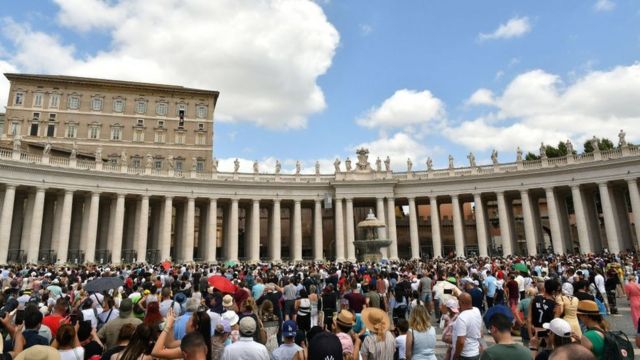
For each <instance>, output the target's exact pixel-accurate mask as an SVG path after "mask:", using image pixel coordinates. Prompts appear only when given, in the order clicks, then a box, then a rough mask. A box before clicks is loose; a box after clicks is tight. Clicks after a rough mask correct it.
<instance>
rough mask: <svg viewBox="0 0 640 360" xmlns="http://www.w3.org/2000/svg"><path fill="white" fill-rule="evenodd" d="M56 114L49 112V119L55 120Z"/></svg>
mask: <svg viewBox="0 0 640 360" xmlns="http://www.w3.org/2000/svg"><path fill="white" fill-rule="evenodd" d="M57 116H58V115H57V114H49V121H56V117H57Z"/></svg>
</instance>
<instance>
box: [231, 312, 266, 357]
mask: <svg viewBox="0 0 640 360" xmlns="http://www.w3.org/2000/svg"><path fill="white" fill-rule="evenodd" d="M257 326H258V325H257V324H256V321H255V320H254V319H253V318H252V317H250V316H245V317H243V318H242V320H240V322H239V332H240V338H239V339H238V341H236V342H235V343H233V344H231V345H228V346H226V347H225V348H224V352H223V353H222V360H254V359H255V360H269V352H268V351H267V348H266V347H265V346H264V345H262V344H260V343H257V342H255V341H253V334H254V333H255V332H256V330H257Z"/></svg>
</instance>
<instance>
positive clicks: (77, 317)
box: [70, 311, 80, 325]
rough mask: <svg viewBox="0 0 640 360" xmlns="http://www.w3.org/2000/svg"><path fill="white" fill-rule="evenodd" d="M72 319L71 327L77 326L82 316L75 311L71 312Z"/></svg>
mask: <svg viewBox="0 0 640 360" xmlns="http://www.w3.org/2000/svg"><path fill="white" fill-rule="evenodd" d="M70 319H71V325H75V324H77V323H78V320H80V314H79V313H78V312H77V311H73V312H71V315H70Z"/></svg>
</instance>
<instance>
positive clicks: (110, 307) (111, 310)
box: [98, 296, 120, 330]
mask: <svg viewBox="0 0 640 360" xmlns="http://www.w3.org/2000/svg"><path fill="white" fill-rule="evenodd" d="M119 313H120V312H119V311H118V309H116V302H115V301H114V300H113V297H111V296H105V298H104V302H103V310H102V312H101V313H100V314H98V330H100V328H102V326H104V324H106V323H108V322H109V321H110V320H113V319H116V318H118V314H119Z"/></svg>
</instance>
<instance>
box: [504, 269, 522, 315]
mask: <svg viewBox="0 0 640 360" xmlns="http://www.w3.org/2000/svg"><path fill="white" fill-rule="evenodd" d="M518 288H519V285H518V282H517V281H516V276H515V274H513V273H511V274H509V281H507V282H506V283H505V284H504V290H505V293H506V295H507V298H508V299H509V307H510V308H511V311H513V312H514V313H515V312H516V311H515V309H516V308H517V306H518V302H519V301H520V292H519V291H518Z"/></svg>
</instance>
